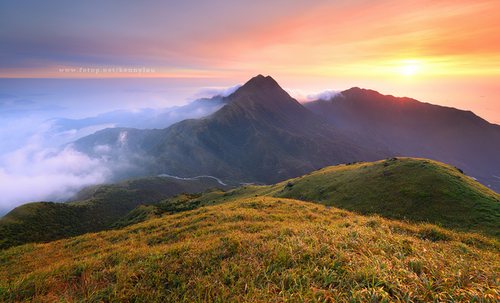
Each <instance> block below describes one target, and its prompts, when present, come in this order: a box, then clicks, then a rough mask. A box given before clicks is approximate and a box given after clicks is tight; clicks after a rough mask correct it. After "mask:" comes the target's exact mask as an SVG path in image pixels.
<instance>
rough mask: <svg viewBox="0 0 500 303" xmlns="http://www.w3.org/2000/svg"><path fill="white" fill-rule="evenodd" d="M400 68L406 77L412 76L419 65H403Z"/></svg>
mask: <svg viewBox="0 0 500 303" xmlns="http://www.w3.org/2000/svg"><path fill="white" fill-rule="evenodd" d="M401 69H402V70H403V75H405V76H406V77H409V76H413V75H414V74H415V73H416V72H417V70H419V69H420V66H418V65H414V64H412V65H405V66H402V67H401Z"/></svg>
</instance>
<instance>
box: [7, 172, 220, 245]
mask: <svg viewBox="0 0 500 303" xmlns="http://www.w3.org/2000/svg"><path fill="white" fill-rule="evenodd" d="M215 185H218V186H219V187H220V186H222V185H220V184H219V183H218V182H217V181H215V180H213V179H211V178H200V179H198V180H177V179H173V178H164V177H155V178H137V179H129V180H125V181H122V182H118V183H115V184H101V185H97V186H91V187H88V188H85V189H83V190H82V191H80V192H79V193H77V194H76V195H75V196H74V197H72V198H71V199H70V200H71V201H74V202H71V203H53V202H35V203H28V204H24V205H21V206H19V207H17V208H15V209H14V210H12V211H11V212H10V213H8V214H7V215H5V216H4V217H3V218H1V219H0V249H5V248H8V247H12V246H15V245H21V244H25V243H31V242H50V241H54V240H57V239H62V238H68V237H72V236H77V235H82V234H85V233H88V232H95V231H101V230H104V229H106V228H110V227H111V225H112V224H113V223H115V222H116V221H118V220H119V219H120V218H122V217H123V216H125V215H126V214H127V213H129V212H130V211H132V210H134V209H135V208H136V207H137V206H139V205H141V204H147V205H153V204H156V203H159V202H161V201H162V200H164V199H166V198H169V197H171V196H173V195H175V194H178V193H179V192H200V191H202V190H204V189H206V188H209V187H212V186H215ZM222 187H223V186H222ZM226 188H227V187H226Z"/></svg>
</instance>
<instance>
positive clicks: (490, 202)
mask: <svg viewBox="0 0 500 303" xmlns="http://www.w3.org/2000/svg"><path fill="white" fill-rule="evenodd" d="M255 196H267V197H282V198H291V199H297V200H302V201H310V202H315V203H320V204H324V205H327V206H335V207H338V208H342V209H346V210H350V211H355V212H357V213H360V214H378V215H380V216H383V217H386V218H392V219H399V220H407V221H411V222H430V223H435V224H440V225H441V226H443V227H446V228H452V229H455V230H459V231H472V232H481V233H484V234H486V235H490V236H494V237H500V195H499V194H497V193H495V192H493V191H491V190H490V189H488V188H486V187H484V186H483V185H481V184H479V183H478V182H476V181H475V180H473V179H472V178H470V177H467V176H466V175H464V174H462V173H461V172H460V171H459V169H457V168H454V167H451V166H448V165H445V164H442V163H439V162H435V161H430V160H426V159H416V158H391V159H388V160H383V161H378V162H370V163H364V162H361V163H351V164H348V165H344V164H342V165H337V166H331V167H327V168H324V169H321V170H319V171H316V172H313V173H310V174H308V175H305V176H303V177H300V178H295V179H291V180H288V181H285V182H281V183H278V184H275V185H268V186H251V185H249V186H244V187H241V188H238V189H234V190H232V191H230V192H211V193H208V194H206V195H203V196H201V197H197V196H196V197H188V196H178V197H174V198H171V199H169V200H166V201H164V202H162V203H160V204H158V205H157V206H156V207H155V208H151V209H150V210H149V211H151V212H152V211H154V212H156V213H162V212H163V210H162V207H163V208H169V207H176V208H181V207H191V208H193V207H195V206H209V205H214V204H219V203H224V202H228V201H231V200H234V199H235V198H245V197H255Z"/></svg>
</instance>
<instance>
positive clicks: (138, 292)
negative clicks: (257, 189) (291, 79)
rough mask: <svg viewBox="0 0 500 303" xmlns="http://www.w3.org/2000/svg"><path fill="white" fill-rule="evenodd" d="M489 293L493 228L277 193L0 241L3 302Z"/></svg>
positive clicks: (497, 283)
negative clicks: (471, 229) (390, 215)
mask: <svg viewBox="0 0 500 303" xmlns="http://www.w3.org/2000/svg"><path fill="white" fill-rule="evenodd" d="M200 203H201V202H200ZM498 300H500V244H499V242H498V240H497V239H495V238H490V237H486V236H482V235H479V234H470V233H460V232H453V231H449V230H446V229H444V228H442V227H439V226H436V225H431V224H427V223H420V224H410V223H404V222H401V221H395V220H388V219H384V218H381V217H379V216H361V215H358V214H355V213H352V212H349V211H345V210H340V209H337V208H334V207H332V208H330V209H328V208H327V207H325V206H323V205H318V204H314V203H310V202H303V201H298V200H289V199H283V198H271V197H250V198H237V199H235V200H234V201H232V202H227V203H222V204H218V205H213V206H209V207H201V208H198V209H195V210H191V211H185V212H180V213H176V214H173V215H163V216H161V217H160V218H152V219H149V220H147V221H145V222H142V223H139V224H135V225H131V226H128V227H126V228H124V229H122V230H114V231H106V232H99V233H92V234H86V235H82V236H79V237H75V238H70V239H65V240H59V241H55V242H52V243H48V244H27V245H23V246H18V247H13V248H10V249H8V250H4V251H1V252H0V301H4V302H20V301H31V302H153V301H156V302H244V301H246V302H430V301H436V302H437V301H440V302H444V301H445V302H498Z"/></svg>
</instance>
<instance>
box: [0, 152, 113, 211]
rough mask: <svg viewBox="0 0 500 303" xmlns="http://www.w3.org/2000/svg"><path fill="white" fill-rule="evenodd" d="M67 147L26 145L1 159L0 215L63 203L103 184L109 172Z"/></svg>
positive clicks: (97, 160) (99, 164)
mask: <svg viewBox="0 0 500 303" xmlns="http://www.w3.org/2000/svg"><path fill="white" fill-rule="evenodd" d="M103 164H104V163H103V161H102V160H101V159H91V158H89V157H88V156H87V155H84V154H82V153H80V152H77V151H75V150H73V149H72V148H71V146H67V147H66V148H64V149H62V150H57V149H54V148H41V147H40V146H39V145H27V146H25V147H23V148H20V149H18V150H15V151H13V152H10V153H6V154H3V155H1V162H0V192H1V193H2V195H0V215H4V214H6V213H7V212H8V211H10V210H12V209H13V208H14V207H16V206H19V205H21V204H25V203H28V202H38V201H57V200H61V199H62V200H64V199H66V198H68V197H70V196H71V195H73V194H74V193H76V192H77V191H78V190H80V189H81V188H83V187H84V186H87V185H92V184H97V183H102V182H105V181H106V180H107V179H108V178H109V177H110V176H111V171H110V169H109V168H108V167H107V166H106V165H103Z"/></svg>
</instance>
